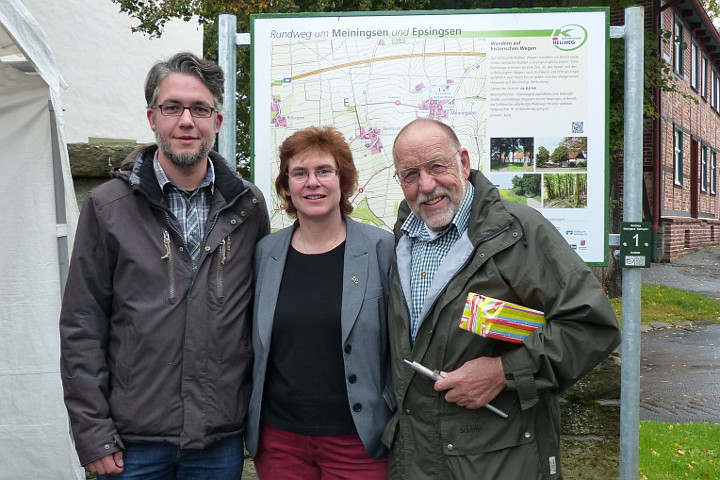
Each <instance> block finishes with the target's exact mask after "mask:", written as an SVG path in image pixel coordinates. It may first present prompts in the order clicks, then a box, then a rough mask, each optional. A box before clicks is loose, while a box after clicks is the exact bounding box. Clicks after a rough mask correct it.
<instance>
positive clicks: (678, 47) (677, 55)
mask: <svg viewBox="0 0 720 480" xmlns="http://www.w3.org/2000/svg"><path fill="white" fill-rule="evenodd" d="M683 31H684V28H683V25H682V22H681V21H680V19H678V18H676V19H675V28H674V29H673V68H674V69H675V73H677V74H679V75H681V76H682V75H683V67H684V66H685V62H684V61H683V48H682V44H683Z"/></svg>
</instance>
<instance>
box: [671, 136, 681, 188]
mask: <svg viewBox="0 0 720 480" xmlns="http://www.w3.org/2000/svg"><path fill="white" fill-rule="evenodd" d="M673 148H674V151H675V154H674V156H673V178H674V180H675V185H682V181H683V165H682V163H683V162H682V160H683V158H682V157H683V138H682V130H680V129H679V128H676V129H675V138H674V140H673Z"/></svg>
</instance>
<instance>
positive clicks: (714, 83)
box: [710, 68, 718, 110]
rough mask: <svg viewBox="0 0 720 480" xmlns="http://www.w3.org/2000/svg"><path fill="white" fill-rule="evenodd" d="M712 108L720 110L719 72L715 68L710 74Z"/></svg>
mask: <svg viewBox="0 0 720 480" xmlns="http://www.w3.org/2000/svg"><path fill="white" fill-rule="evenodd" d="M710 106H711V107H712V108H714V109H715V110H717V109H718V72H717V70H715V69H714V68H713V69H712V72H710Z"/></svg>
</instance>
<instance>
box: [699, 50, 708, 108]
mask: <svg viewBox="0 0 720 480" xmlns="http://www.w3.org/2000/svg"><path fill="white" fill-rule="evenodd" d="M707 70H708V57H707V55H705V54H704V53H703V54H702V55H701V58H700V96H702V98H704V99H705V100H707V98H708V75H707Z"/></svg>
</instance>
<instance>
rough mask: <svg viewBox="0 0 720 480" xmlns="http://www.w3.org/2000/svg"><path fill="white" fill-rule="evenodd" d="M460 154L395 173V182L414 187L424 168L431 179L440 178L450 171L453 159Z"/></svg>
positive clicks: (456, 152) (429, 161) (457, 151)
mask: <svg viewBox="0 0 720 480" xmlns="http://www.w3.org/2000/svg"><path fill="white" fill-rule="evenodd" d="M459 152H460V150H456V151H455V153H453V154H452V155H450V156H449V157H447V158H446V159H444V160H443V159H439V160H438V159H433V160H428V161H427V162H423V163H419V164H417V165H415V166H412V167H408V168H404V169H402V170H397V171H395V175H394V177H395V180H397V181H398V183H400V184H402V185H412V184H413V183H415V182H417V181H418V180H419V179H420V169H421V168H422V169H423V170H425V172H427V174H428V175H430V176H431V177H440V176H442V175H445V173H447V171H448V169H449V168H450V167H451V166H452V164H453V159H454V158H455V156H456V155H457V154H458V153H459Z"/></svg>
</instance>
